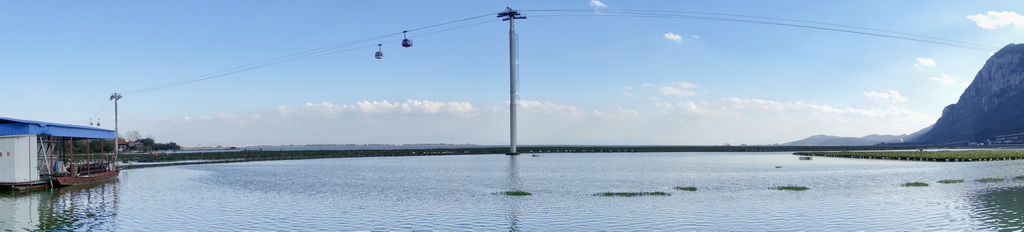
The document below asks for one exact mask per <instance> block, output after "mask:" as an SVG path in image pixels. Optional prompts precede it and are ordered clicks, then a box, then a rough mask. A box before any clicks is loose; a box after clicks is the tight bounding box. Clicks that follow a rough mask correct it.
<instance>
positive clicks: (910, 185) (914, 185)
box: [902, 182, 928, 187]
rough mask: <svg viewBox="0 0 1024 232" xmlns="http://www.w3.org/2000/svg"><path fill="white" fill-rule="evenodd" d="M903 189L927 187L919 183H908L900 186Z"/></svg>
mask: <svg viewBox="0 0 1024 232" xmlns="http://www.w3.org/2000/svg"><path fill="white" fill-rule="evenodd" d="M902 186H903V187H928V184H925V183H921V182H909V183H906V184H903V185H902Z"/></svg>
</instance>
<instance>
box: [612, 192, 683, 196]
mask: <svg viewBox="0 0 1024 232" xmlns="http://www.w3.org/2000/svg"><path fill="white" fill-rule="evenodd" d="M594 195H595V196H605V197H635V196H672V194H669V193H666V192H603V193H598V194H594Z"/></svg>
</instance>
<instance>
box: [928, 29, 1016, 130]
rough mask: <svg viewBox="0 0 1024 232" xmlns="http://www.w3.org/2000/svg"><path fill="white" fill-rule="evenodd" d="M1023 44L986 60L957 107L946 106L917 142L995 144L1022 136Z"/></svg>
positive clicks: (1010, 47)
mask: <svg viewBox="0 0 1024 232" xmlns="http://www.w3.org/2000/svg"><path fill="white" fill-rule="evenodd" d="M1022 119H1024V44H1010V45H1007V46H1006V47H1003V48H1002V49H1000V50H999V51H998V52H996V53H995V54H993V55H992V56H991V57H989V59H988V61H986V62H985V66H983V67H982V68H981V70H980V71H978V75H977V76H975V77H974V81H972V82H971V85H970V86H968V87H967V89H965V90H964V93H963V94H962V95H960V100H959V101H957V103H956V104H952V105H949V106H946V108H945V109H943V110H942V117H940V118H939V120H938V121H936V122H935V125H933V127H932V129H931V130H930V131H928V132H927V133H924V134H923V135H921V136H920V137H919V138H917V139H916V140H915V142H918V143H929V144H955V143H967V142H986V141H994V140H997V138H1002V139H1006V138H1007V136H1003V137H1000V136H1001V135H1011V134H1018V133H1024V120H1022Z"/></svg>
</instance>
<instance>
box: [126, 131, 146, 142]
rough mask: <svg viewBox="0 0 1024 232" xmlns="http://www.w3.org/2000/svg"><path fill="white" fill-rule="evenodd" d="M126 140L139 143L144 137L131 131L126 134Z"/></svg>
mask: <svg viewBox="0 0 1024 232" xmlns="http://www.w3.org/2000/svg"><path fill="white" fill-rule="evenodd" d="M124 139H125V140H128V141H139V140H140V139H142V135H140V134H139V132H138V131H134V130H130V131H128V132H125V134H124Z"/></svg>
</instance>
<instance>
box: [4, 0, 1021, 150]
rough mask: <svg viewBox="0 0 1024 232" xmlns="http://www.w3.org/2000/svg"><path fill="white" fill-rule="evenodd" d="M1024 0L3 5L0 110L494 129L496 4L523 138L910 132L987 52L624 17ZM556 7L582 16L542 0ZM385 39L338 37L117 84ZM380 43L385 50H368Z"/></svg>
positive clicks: (239, 136)
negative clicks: (406, 43)
mask: <svg viewBox="0 0 1024 232" xmlns="http://www.w3.org/2000/svg"><path fill="white" fill-rule="evenodd" d="M1021 3H1022V2H1021V1H1019V0H1014V1H984V2H975V1H970V2H968V1H825V2H822V1H615V0H603V1H590V0H579V1H432V2H419V1H371V2H355V3H353V2H349V1H144V2H137V1H91V2H66V1H29V2H4V3H0V5H2V7H0V32H2V33H0V34H2V35H0V80H3V87H4V88H2V89H3V90H2V91H3V93H2V94H3V95H4V96H5V97H3V98H0V116H2V117H12V118H20V119H29V120H41V121H49V122H57V123H68V124H78V125H88V124H89V121H90V119H91V120H93V121H100V122H102V126H101V127H103V128H109V129H113V116H114V112H113V109H112V108H113V107H112V104H110V101H109V100H108V97H109V96H110V94H111V93H114V92H119V93H126V94H124V98H122V99H121V100H120V117H121V120H120V128H121V130H122V131H126V130H135V131H138V132H139V133H141V134H142V135H144V136H147V135H148V136H152V137H153V138H155V139H156V140H157V141H161V142H167V141H174V142H177V143H179V144H182V145H189V146H194V145H215V144H220V145H250V144H269V145H275V144H308V143H475V144H489V145H500V144H507V143H508V130H509V129H508V107H507V104H508V101H509V99H508V91H509V89H508V86H509V84H508V23H507V22H502V21H500V19H498V18H496V17H495V16H494V15H496V13H498V12H501V11H503V10H504V9H505V7H506V6H507V7H512V8H514V9H517V10H520V11H521V12H522V13H523V14H525V15H526V16H527V17H528V19H525V20H517V21H516V31H517V32H518V33H519V46H520V48H519V61H518V63H519V73H520V91H519V94H520V101H521V102H520V112H519V123H520V125H519V132H520V136H519V140H520V144H527V145H528V144H578V145H592V144H593V145H612V144H630V145H647V144H664V145H720V144H724V143H730V144H771V143H783V142H788V141H793V140H798V139H802V138H805V137H808V136H811V135H816V134H829V135H838V136H857V137H859V136H864V135H868V134H904V133H912V132H915V131H917V130H919V129H921V128H924V127H926V126H928V125H930V124H932V123H934V122H935V120H936V119H938V117H939V116H940V115H941V111H942V108H943V107H945V106H946V105H948V104H952V103H955V102H956V101H957V99H958V98H959V95H960V94H961V93H962V91H963V90H964V88H966V84H968V83H970V81H971V80H972V79H973V77H974V76H975V74H976V73H977V71H978V70H979V69H980V68H981V67H982V65H983V64H984V62H985V60H986V59H987V58H988V57H989V56H990V55H991V52H993V51H995V50H996V49H992V50H991V51H988V50H984V49H982V50H975V49H966V48H962V47H956V46H947V45H941V44H935V43H926V42H920V41H910V40H903V39H894V38H886V37H879V36H869V35H863V34H854V33H844V32H837V31H829V30H819V29H809V28H800V27H789V26H779V25H767V24H757V23H744V22H734V21H721V20H702V19H689V18H668V17H623V16H622V14H621V13H620V12H623V10H663V11H677V12H675V13H670V14H675V15H682V14H683V13H680V12H682V11H685V12H701V13H718V14H733V15H743V16H757V17H770V18H784V19H791V20H804V21H811V22H821V23H831V24H841V25H850V26H857V27H863V28H872V29H879V30H886V31H891V32H899V33H908V34H914V35H924V36H929V37H933V38H939V39H946V40H953V41H960V42H966V43H973V44H980V45H985V46H989V47H995V48H999V47H1002V46H1005V45H1007V44H1009V43H1019V42H1024V41H1020V40H1019V39H1018V40H1015V38H1024V17H1022V16H1020V15H1019V14H1018V13H1016V12H1015V11H1017V10H1019V9H1018V8H1019V7H1020V6H1021V5H1022V4H1021ZM562 9H571V10H579V11H574V12H562V11H542V10H562ZM474 16H485V17H480V18H476V19H472V20H467V21H463V22H458V23H453V24H446V25H443V26H438V27H433V28H427V29H423V30H416V31H412V32H410V33H409V34H408V36H409V38H410V39H412V40H413V41H414V42H415V45H414V46H413V47H411V48H403V47H401V46H400V45H399V43H398V42H397V41H399V40H401V39H402V35H401V34H400V33H401V32H402V31H403V30H412V29H415V28H421V27H426V26H430V25H435V24H440V23H445V22H451V21H455V20H459V19H466V18H470V17H474ZM733 19H735V17H733ZM743 19H746V20H754V21H760V22H787V23H793V24H801V25H815V26H819V27H827V28H834V29H840V28H842V29H847V30H855V31H864V30H863V29H854V28H844V27H838V26H829V25H823V24H810V23H806V22H794V21H777V20H769V19H764V18H743ZM477 23H479V24H477ZM462 26H466V27H462ZM460 27H461V28H460ZM448 29H452V30H448ZM442 30H446V31H442ZM431 32H436V33H432V34H428V33H431ZM395 33H399V34H395ZM874 33H880V34H886V35H897V34H893V33H890V32H877V31H876V32H874ZM389 34H395V35H392V36H388V37H386V38H380V39H374V40H370V41H366V42H364V43H358V44H355V45H353V46H348V47H343V48H340V49H337V50H333V51H337V52H336V53H333V54H328V55H323V56H318V57H314V58H309V59H303V60H298V61H294V62H289V63H283V64H278V65H273V66H268V67H263V68H258V69H252V70H248V71H244V72H239V73H234V74H231V75H224V76H220V77H216V78H212V79H208V80H203V81H198V82H194V83H189V84H184V85H179V86H173V87H169V88H165V89H159V90H154V91H144V92H138V93H132V92H134V91H138V90H143V89H147V88H151V87H156V86H162V85H165V84H168V83H174V82H177V81H181V80H187V79H189V78H195V77H200V76H203V75H207V74H211V73H216V72H218V71H222V70H227V69H231V68H235V67H239V66H243V65H248V64H253V63H256V62H260V61H265V60H270V59H274V58H278V57H282V56H286V55H290V54H294V53H298V52H303V51H308V50H311V49H317V48H322V47H327V46H331V45H338V44H345V43H348V42H352V41H360V40H362V39H366V38H372V37H377V36H381V35H389ZM899 36H905V35H899ZM915 38H920V37H915ZM925 40H930V41H936V40H934V39H925ZM378 43H384V44H383V48H382V51H383V52H384V55H385V58H384V59H381V60H377V59H374V58H373V53H374V52H376V51H377V49H378V48H377V46H376V44H378Z"/></svg>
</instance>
